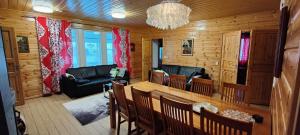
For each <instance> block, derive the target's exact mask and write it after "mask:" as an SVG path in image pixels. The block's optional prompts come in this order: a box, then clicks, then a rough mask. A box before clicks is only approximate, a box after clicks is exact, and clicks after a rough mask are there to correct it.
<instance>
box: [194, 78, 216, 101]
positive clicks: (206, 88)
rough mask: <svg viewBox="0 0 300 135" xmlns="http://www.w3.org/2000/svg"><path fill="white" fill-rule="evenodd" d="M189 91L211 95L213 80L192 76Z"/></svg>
mask: <svg viewBox="0 0 300 135" xmlns="http://www.w3.org/2000/svg"><path fill="white" fill-rule="evenodd" d="M191 91H192V92H195V93H198V94H201V95H205V96H210V97H211V96H212V95H213V92H214V81H213V80H208V79H202V78H193V79H192V85H191Z"/></svg>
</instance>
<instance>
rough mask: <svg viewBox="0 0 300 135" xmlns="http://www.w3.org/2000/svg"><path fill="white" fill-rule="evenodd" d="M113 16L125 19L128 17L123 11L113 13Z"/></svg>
mask: <svg viewBox="0 0 300 135" xmlns="http://www.w3.org/2000/svg"><path fill="white" fill-rule="evenodd" d="M111 16H112V17H113V18H125V17H126V15H125V12H122V11H113V12H112V13H111Z"/></svg>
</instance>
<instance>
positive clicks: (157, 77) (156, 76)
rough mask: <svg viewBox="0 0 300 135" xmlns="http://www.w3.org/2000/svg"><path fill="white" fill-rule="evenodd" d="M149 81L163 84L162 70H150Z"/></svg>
mask: <svg viewBox="0 0 300 135" xmlns="http://www.w3.org/2000/svg"><path fill="white" fill-rule="evenodd" d="M150 82H153V83H157V84H161V85H163V83H164V73H163V72H156V71H152V72H151V77H150Z"/></svg>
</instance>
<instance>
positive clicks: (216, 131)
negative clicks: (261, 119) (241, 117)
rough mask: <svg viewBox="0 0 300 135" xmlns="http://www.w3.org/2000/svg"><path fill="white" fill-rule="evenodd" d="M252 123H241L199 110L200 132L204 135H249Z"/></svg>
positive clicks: (202, 109)
mask: <svg viewBox="0 0 300 135" xmlns="http://www.w3.org/2000/svg"><path fill="white" fill-rule="evenodd" d="M252 127H253V123H252V122H243V121H238V120H234V119H231V118H227V117H224V116H221V115H219V114H215V113H213V112H210V111H207V110H205V109H204V108H201V111H200V130H201V131H202V132H204V134H205V135H251V134H252Z"/></svg>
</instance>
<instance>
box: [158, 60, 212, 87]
mask: <svg viewBox="0 0 300 135" xmlns="http://www.w3.org/2000/svg"><path fill="white" fill-rule="evenodd" d="M153 70H163V71H165V72H166V73H168V74H169V75H172V74H177V75H185V76H186V77H187V84H186V90H189V89H190V86H191V83H189V80H190V79H191V78H193V77H194V76H199V78H203V79H210V77H209V75H208V74H207V73H205V69H204V68H202V67H189V66H179V65H165V64H163V65H162V66H161V67H160V68H154V69H153ZM165 85H168V79H166V81H165Z"/></svg>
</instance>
